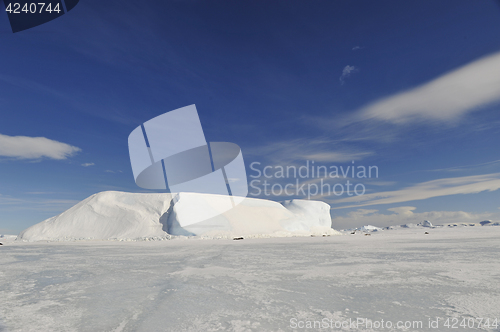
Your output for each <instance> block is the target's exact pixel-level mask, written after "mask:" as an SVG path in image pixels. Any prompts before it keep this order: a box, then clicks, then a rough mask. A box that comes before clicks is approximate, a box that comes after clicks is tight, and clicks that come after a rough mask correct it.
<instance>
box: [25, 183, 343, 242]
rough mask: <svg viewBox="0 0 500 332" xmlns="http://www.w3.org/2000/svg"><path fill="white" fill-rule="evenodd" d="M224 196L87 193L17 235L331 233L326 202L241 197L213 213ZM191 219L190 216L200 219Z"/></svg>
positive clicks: (126, 236) (129, 236) (64, 237)
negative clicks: (61, 210) (75, 202)
mask: <svg viewBox="0 0 500 332" xmlns="http://www.w3.org/2000/svg"><path fill="white" fill-rule="evenodd" d="M225 201H227V198H226V197H224V196H219V195H211V194H196V193H179V194H136V193H125V192H116V191H106V192H101V193H98V194H95V195H92V196H90V197H88V198H87V199H85V200H83V201H81V202H80V203H78V204H76V205H75V206H73V207H72V208H70V209H68V210H67V211H65V212H63V213H61V214H60V215H58V216H55V217H52V218H49V219H47V220H45V221H42V222H41V223H39V224H36V225H34V226H32V227H30V228H28V229H26V230H24V231H23V232H21V234H19V237H18V239H19V240H24V241H41V240H49V241H60V240H71V239H95V240H107V239H137V238H151V237H166V236H168V234H170V235H186V236H207V237H220V236H221V235H223V236H227V237H232V236H248V235H253V236H258V235H262V236H287V235H294V234H296V235H308V234H317V233H321V232H323V233H325V232H326V233H328V234H334V233H335V232H334V231H333V230H332V229H331V227H330V223H331V219H330V212H329V211H330V206H329V205H328V204H326V203H323V202H318V201H306V200H291V201H285V202H283V203H282V204H280V203H277V202H274V201H269V200H263V199H255V198H245V199H244V200H243V201H242V202H241V203H240V204H238V205H237V206H236V207H234V208H233V209H230V210H229V211H226V212H224V213H222V214H217V213H214V212H217V210H218V209H219V208H220V206H221V204H224V202H225ZM204 215H207V216H212V215H216V216H215V217H211V218H208V219H206V220H204V221H202V222H197V223H192V220H202V219H203V216H204Z"/></svg>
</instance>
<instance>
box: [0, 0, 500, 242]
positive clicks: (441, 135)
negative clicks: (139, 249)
mask: <svg viewBox="0 0 500 332" xmlns="http://www.w3.org/2000/svg"><path fill="white" fill-rule="evenodd" d="M499 35H500V4H499V3H498V2H495V1H493V0H492V1H474V0H470V1H456V0H453V1H439V2H430V1H428V2H421V1H415V2H403V1H383V2H376V3H375V2H373V1H315V2H309V1H167V2H166V1H151V2H148V4H147V6H146V5H145V4H144V3H139V2H136V1H119V2H118V1H106V2H103V1H96V0H95V1H94V0H82V1H80V3H79V4H78V6H77V7H75V9H73V10H72V11H71V12H70V13H68V14H66V15H63V16H62V17H60V18H58V19H56V20H54V21H51V22H49V23H46V24H44V25H41V26H39V27H35V28H33V29H30V30H26V31H23V32H19V33H16V34H13V33H12V32H11V30H10V27H9V24H8V20H7V15H6V14H5V13H4V14H0V45H1V47H0V59H1V61H2V63H3V66H2V67H1V70H0V114H1V121H0V170H1V173H0V174H1V175H0V233H17V232H19V231H21V230H22V229H24V228H26V227H28V226H30V225H33V224H35V223H37V222H40V221H42V220H44V219H46V218H48V217H51V216H53V215H56V214H58V213H60V212H62V211H64V210H66V209H67V208H69V207H71V206H72V205H73V204H75V203H76V202H78V201H80V200H82V199H84V198H86V197H88V196H89V195H91V194H94V193H96V192H99V191H104V190H123V191H131V192H144V190H142V189H140V188H138V187H137V186H136V185H135V183H134V179H133V175H132V171H131V167H130V161H129V156H128V147H127V137H128V135H129V133H130V132H131V131H132V130H133V129H134V128H136V127H137V126H138V125H140V124H141V123H143V122H145V121H147V120H149V119H151V118H153V117H155V116H157V115H159V114H162V113H165V112H167V111H170V110H174V109H177V108H180V107H184V106H187V105H191V104H196V107H197V109H198V112H199V116H200V119H201V122H202V125H203V128H204V132H205V136H206V138H207V140H208V141H227V142H233V143H236V144H238V145H239V146H240V147H241V148H242V151H243V156H244V158H245V162H246V164H247V172H248V175H255V172H253V171H252V170H251V169H250V168H249V165H250V164H251V163H252V162H259V163H260V165H261V166H260V167H261V168H262V167H264V166H267V165H271V166H276V165H281V166H287V165H288V166H293V165H295V166H297V167H300V166H301V165H305V163H306V162H307V160H309V161H312V160H314V161H315V162H316V163H317V165H325V166H328V167H330V166H332V165H335V166H343V167H347V166H350V165H352V162H353V161H354V162H355V165H366V166H368V165H376V166H377V167H378V169H379V177H378V178H376V179H351V180H352V181H353V182H354V183H362V184H363V185H364V186H365V188H366V194H365V195H364V196H362V197H348V196H347V195H343V196H335V195H333V196H332V195H330V196H321V197H315V199H322V200H324V201H326V202H328V203H329V204H331V205H332V208H333V209H332V217H333V223H334V227H339V228H340V227H341V228H344V227H348V226H356V225H362V224H376V225H380V226H385V225H390V224H399V223H405V222H414V221H416V222H418V221H421V220H423V219H429V220H431V221H433V222H435V223H447V222H452V221H456V222H462V221H464V222H478V221H481V220H483V219H494V220H498V217H499V212H500V210H499V208H500V204H499V198H500V191H499V190H497V189H498V188H500V175H499V173H500V148H499V143H498V142H499V141H500V116H499V107H500V39H499V38H498V36H499ZM20 136H22V137H20ZM40 137H43V138H45V139H42V138H40ZM30 138H31V139H30ZM35 138H36V139H35ZM260 179H261V180H264V179H263V178H260ZM295 180H296V179H276V178H274V179H269V181H272V182H271V183H280V184H283V185H285V184H286V183H288V182H290V183H295ZM299 180H300V181H301V183H315V181H317V180H318V179H299ZM330 180H331V179H330ZM330 180H329V181H330ZM346 180H348V179H333V180H331V181H332V184H333V183H337V182H338V183H344V182H345V181H346ZM307 181H309V182H307ZM260 197H262V198H270V199H274V200H283V199H290V198H300V197H295V196H294V197H284V196H276V195H273V196H270V197H265V196H263V195H261V196H260Z"/></svg>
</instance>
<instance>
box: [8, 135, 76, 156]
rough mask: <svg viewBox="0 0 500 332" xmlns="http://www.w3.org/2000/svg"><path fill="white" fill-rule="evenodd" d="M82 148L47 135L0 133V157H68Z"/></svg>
mask: <svg viewBox="0 0 500 332" xmlns="http://www.w3.org/2000/svg"><path fill="white" fill-rule="evenodd" d="M79 151H81V149H80V148H77V147H76V146H72V145H69V144H66V143H62V142H58V141H54V140H51V139H48V138H45V137H27V136H7V135H2V134H0V157H10V158H17V159H38V158H43V157H46V158H51V159H58V160H61V159H66V158H68V157H71V156H73V155H74V154H76V153H77V152H79Z"/></svg>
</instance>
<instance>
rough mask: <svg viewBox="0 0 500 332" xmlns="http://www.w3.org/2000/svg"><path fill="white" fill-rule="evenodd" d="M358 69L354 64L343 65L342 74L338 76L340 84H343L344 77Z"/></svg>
mask: <svg viewBox="0 0 500 332" xmlns="http://www.w3.org/2000/svg"><path fill="white" fill-rule="evenodd" d="M357 71H359V68H357V67H355V66H349V65H347V66H345V67H344V69H343V70H342V75H340V77H339V81H340V84H342V85H344V83H345V79H346V78H348V77H349V76H351V74H353V73H355V72H357Z"/></svg>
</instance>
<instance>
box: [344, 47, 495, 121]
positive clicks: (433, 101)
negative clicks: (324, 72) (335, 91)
mask: <svg viewBox="0 0 500 332" xmlns="http://www.w3.org/2000/svg"><path fill="white" fill-rule="evenodd" d="M346 68H347V67H346ZM344 71H345V69H344ZM349 73H350V71H349V69H348V70H347V74H349ZM341 82H342V77H341ZM499 101H500V53H495V54H493V55H489V56H486V57H484V58H481V59H479V60H476V61H474V62H471V63H469V64H467V65H465V66H463V67H460V68H458V69H456V70H454V71H452V72H449V73H447V74H444V75H442V76H440V77H438V78H436V79H434V80H432V81H430V82H428V83H425V84H423V85H420V86H418V87H416V88H413V89H410V90H407V91H403V92H401V93H398V94H396V95H392V96H389V97H386V98H383V99H380V100H377V101H375V102H373V103H371V104H369V105H367V106H365V107H363V108H362V109H360V110H359V111H358V113H357V116H356V118H357V120H368V119H378V120H382V121H388V122H391V123H407V122H410V121H414V120H425V121H439V122H449V121H456V120H458V119H459V118H460V117H462V116H464V115H465V114H467V113H469V112H473V111H477V110H478V109H480V108H481V107H482V106H485V105H489V104H492V103H495V102H499Z"/></svg>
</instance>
